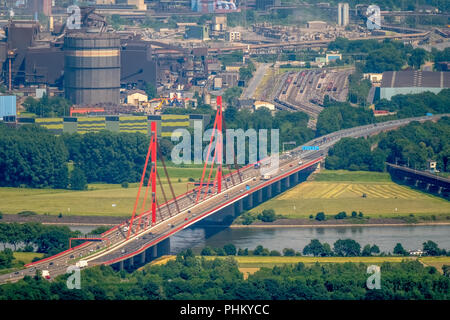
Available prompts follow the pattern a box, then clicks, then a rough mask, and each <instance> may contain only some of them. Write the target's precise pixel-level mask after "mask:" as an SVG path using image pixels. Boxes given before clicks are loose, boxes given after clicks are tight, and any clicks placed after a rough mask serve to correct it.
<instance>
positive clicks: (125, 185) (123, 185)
mask: <svg viewBox="0 0 450 320" xmlns="http://www.w3.org/2000/svg"><path fill="white" fill-rule="evenodd" d="M120 186H121V187H122V188H128V182H127V181H124V182H122V183H121V184H120Z"/></svg>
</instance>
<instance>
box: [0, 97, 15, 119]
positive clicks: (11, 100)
mask: <svg viewBox="0 0 450 320" xmlns="http://www.w3.org/2000/svg"><path fill="white" fill-rule="evenodd" d="M15 115H16V96H0V120H3V117H7V116H15Z"/></svg>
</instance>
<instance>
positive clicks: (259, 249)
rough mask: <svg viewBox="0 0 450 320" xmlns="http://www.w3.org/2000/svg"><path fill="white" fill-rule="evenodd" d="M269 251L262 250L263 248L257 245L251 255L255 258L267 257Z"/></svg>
mask: <svg viewBox="0 0 450 320" xmlns="http://www.w3.org/2000/svg"><path fill="white" fill-rule="evenodd" d="M269 253H270V252H269V249H267V248H264V247H263V246H261V245H259V246H257V247H256V248H255V250H253V255H255V256H268V255H269Z"/></svg>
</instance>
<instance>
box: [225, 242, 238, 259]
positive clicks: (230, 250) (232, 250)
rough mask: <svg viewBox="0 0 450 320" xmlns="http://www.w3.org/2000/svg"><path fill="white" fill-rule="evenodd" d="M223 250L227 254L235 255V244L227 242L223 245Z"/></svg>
mask: <svg viewBox="0 0 450 320" xmlns="http://www.w3.org/2000/svg"><path fill="white" fill-rule="evenodd" d="M223 250H224V251H225V254H226V255H227V256H235V255H236V246H235V245H234V244H232V243H228V244H226V245H224V246H223Z"/></svg>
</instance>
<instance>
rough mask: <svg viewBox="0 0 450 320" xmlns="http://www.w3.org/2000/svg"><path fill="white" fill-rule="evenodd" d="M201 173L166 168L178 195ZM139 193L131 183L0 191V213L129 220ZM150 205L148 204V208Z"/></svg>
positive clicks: (199, 171) (168, 193) (159, 169)
mask: <svg viewBox="0 0 450 320" xmlns="http://www.w3.org/2000/svg"><path fill="white" fill-rule="evenodd" d="M202 170H203V169H202V168H175V167H169V168H167V171H168V173H169V177H170V179H171V182H172V186H173V188H174V192H175V194H176V195H179V194H182V193H184V192H186V191H187V188H188V179H189V178H194V179H199V178H200V177H201V175H202ZM158 171H159V175H160V177H161V182H162V183H163V185H164V191H165V193H166V196H167V198H168V199H171V198H172V197H171V193H170V189H169V186H168V184H167V180H166V179H165V178H164V177H165V174H164V171H163V169H162V168H158ZM225 173H227V172H225ZM206 179H207V177H206ZM192 187H193V186H192V184H190V185H189V188H190V189H192ZM137 192H138V183H130V184H129V187H128V188H122V187H121V185H120V184H102V183H93V184H89V185H88V190H86V191H71V190H63V189H31V188H0V198H1V199H2V201H1V203H0V211H1V212H3V213H6V214H8V213H9V214H15V213H18V212H21V211H26V210H30V211H34V212H37V213H39V214H50V215H58V214H59V213H62V214H63V215H64V216H68V215H92V216H101V215H106V216H129V215H130V214H131V211H132V210H133V206H134V201H135V199H136V195H137ZM144 193H145V188H143V190H142V191H141V199H143V195H144ZM156 193H157V199H158V203H164V197H163V194H162V192H161V189H160V188H159V187H158V188H157V191H156ZM149 204H150V203H149V202H147V206H148V205H149ZM138 208H140V207H138Z"/></svg>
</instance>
